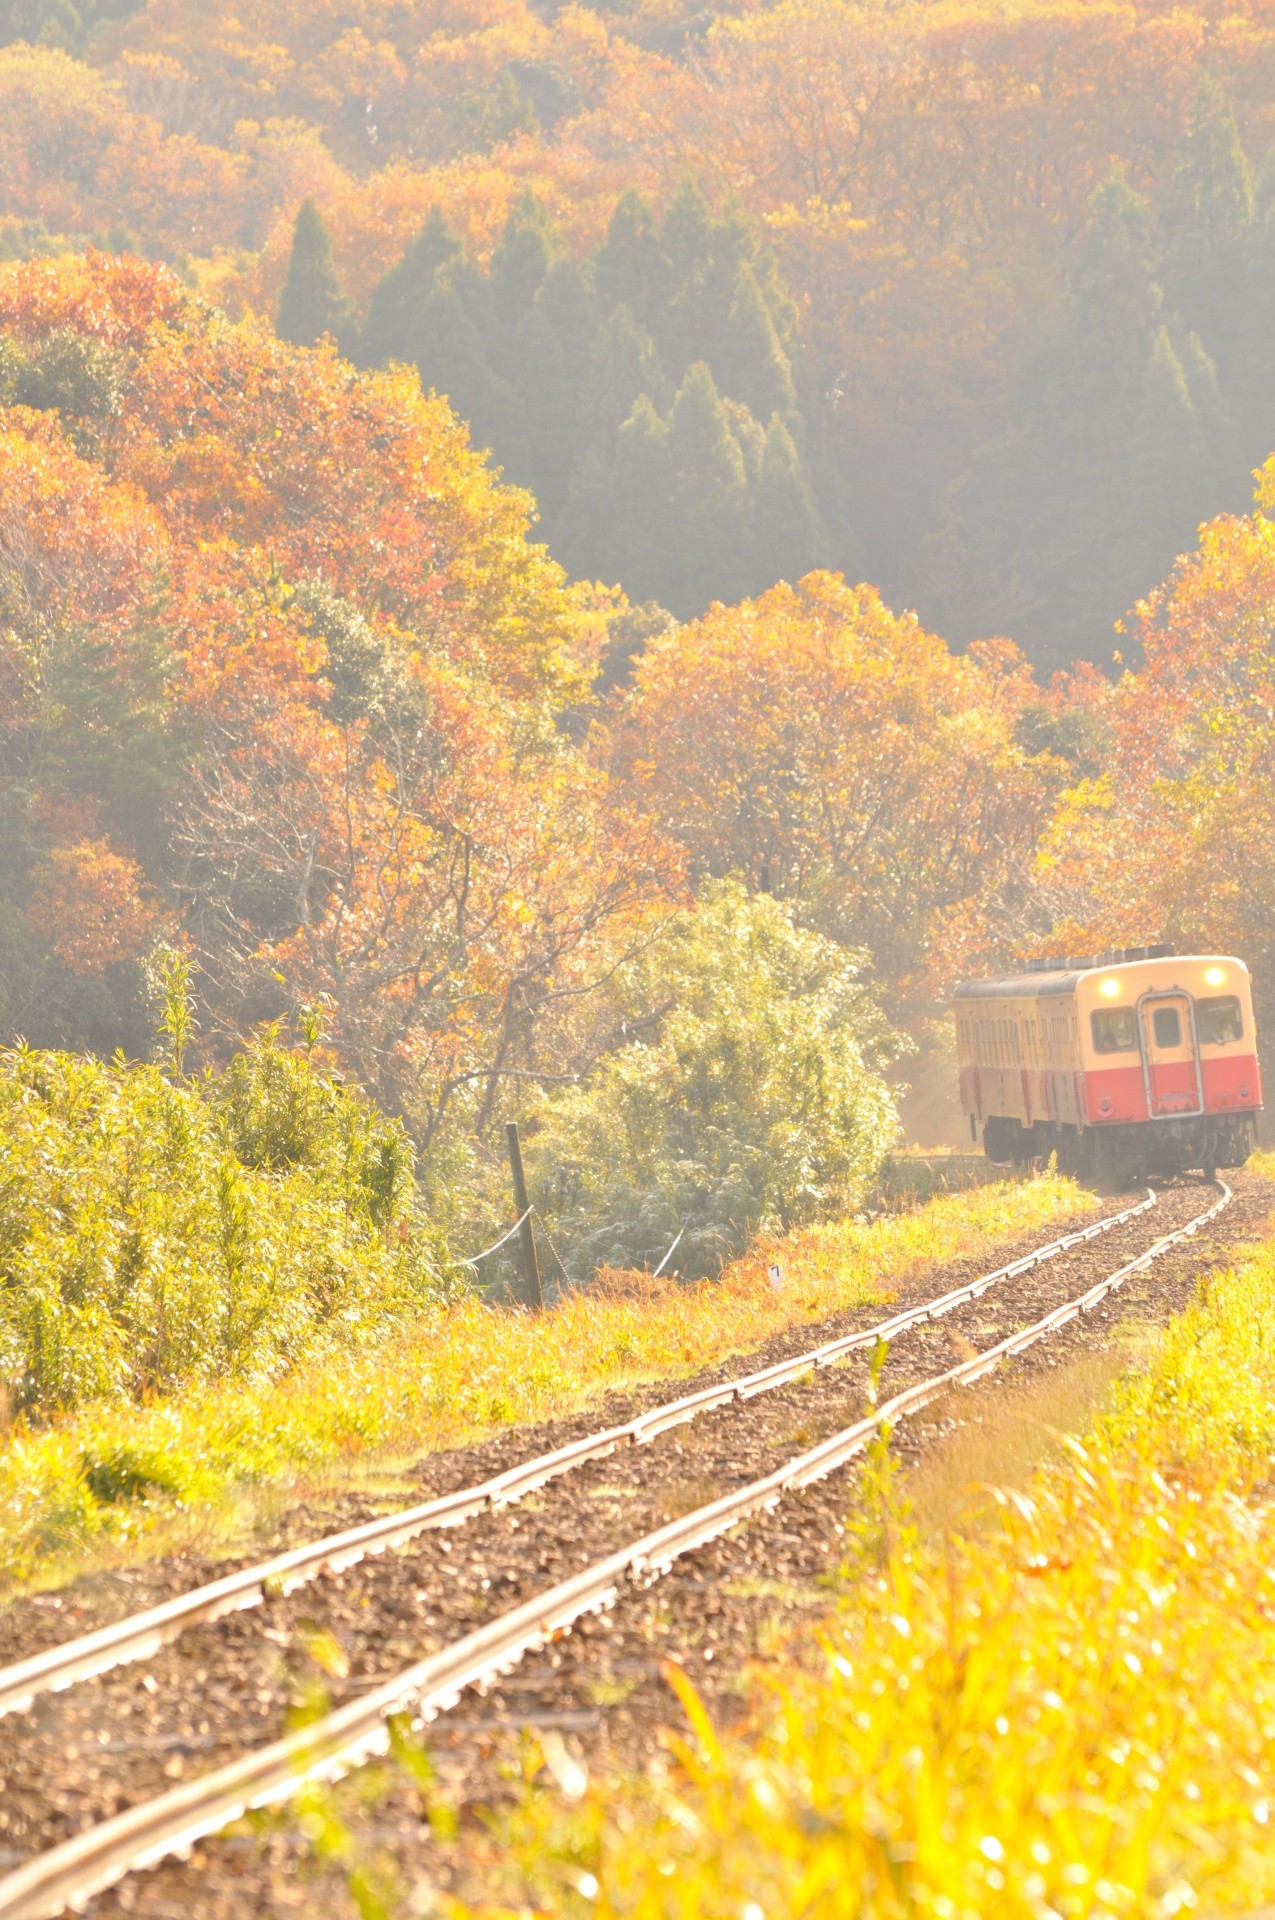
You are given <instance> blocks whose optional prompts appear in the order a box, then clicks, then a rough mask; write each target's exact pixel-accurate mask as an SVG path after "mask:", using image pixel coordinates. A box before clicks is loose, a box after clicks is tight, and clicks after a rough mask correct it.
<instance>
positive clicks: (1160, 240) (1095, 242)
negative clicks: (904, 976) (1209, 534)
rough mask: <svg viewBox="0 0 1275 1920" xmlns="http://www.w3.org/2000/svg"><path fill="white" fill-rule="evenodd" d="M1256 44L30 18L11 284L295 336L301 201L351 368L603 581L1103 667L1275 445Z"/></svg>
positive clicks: (929, 16) (1200, 29)
mask: <svg viewBox="0 0 1275 1920" xmlns="http://www.w3.org/2000/svg"><path fill="white" fill-rule="evenodd" d="M1273 55H1275V37H1273V36H1272V34H1271V32H1270V29H1269V26H1268V24H1267V23H1266V22H1265V20H1264V18H1263V17H1262V16H1261V15H1260V14H1259V13H1255V12H1254V11H1253V10H1252V9H1251V8H1249V7H1247V6H1244V5H1239V4H1235V5H1227V6H1224V7H1223V8H1222V9H1220V10H1218V9H1216V8H1210V9H1205V8H1203V7H1202V6H1200V7H1182V8H1175V9H1173V10H1172V11H1165V10H1164V9H1161V8H1159V7H1155V6H1150V5H1130V4H1123V0H1122V3H1121V4H1117V3H1116V0H1102V4H1099V5H1096V6H1090V5H1086V6H1083V7H1081V6H1078V5H1067V4H1063V5H1050V6H1043V5H1032V6H1030V7H1027V8H1024V9H1020V10H1019V11H1018V12H1016V13H1015V14H1014V15H1013V16H1012V17H1007V16H1006V15H1005V14H1004V12H1003V10H1002V9H999V8H993V7H991V6H990V5H988V4H986V3H985V0H944V4H941V5H938V6H934V5H924V6H922V5H920V4H908V5H904V6H901V7H896V8H890V9H887V10H882V9H879V8H875V7H865V6H860V5H853V4H846V3H844V0H826V3H825V0H818V3H817V4H812V3H811V0H789V3H788V4H785V5H781V6H778V7H773V8H769V9H765V10H752V9H748V8H744V7H731V6H728V7H723V8H719V9H716V10H713V11H707V10H701V9H693V8H690V7H689V6H687V5H684V4H680V3H679V0H640V4H635V5H626V6H607V5H598V6H596V7H593V8H586V7H582V6H569V7H562V8H557V9H544V10H537V9H534V8H532V7H530V6H529V5H527V4H526V3H525V0H482V4H477V3H476V0H475V4H472V5H471V4H468V0H466V3H465V4H461V5H455V4H449V5H447V6H446V7H443V6H439V5H436V4H432V3H431V0H412V4H410V5H400V4H390V0H348V4H344V5H342V6H341V7H340V8H335V9H316V8H307V7H301V6H298V5H296V4H294V0H265V4H263V5H260V6H257V7H255V8H254V9H252V11H251V13H250V14H243V12H242V10H227V9H225V8H221V7H214V8H212V9H211V10H210V9H207V8H204V9H196V8H195V7H193V6H192V5H191V4H190V0H146V3H145V4H136V3H134V0H79V4H72V0H11V4H9V5H7V6H5V7H4V8H3V9H0V182H3V185H2V187H0V195H2V198H0V251H4V252H8V253H10V254H15V255H21V254H25V253H27V252H30V251H32V250H37V251H38V250H40V249H47V250H51V251H57V250H59V249H61V248H62V247H64V246H67V245H69V246H72V247H82V246H83V245H84V244H85V242H86V240H87V239H89V238H92V239H95V240H96V241H97V242H98V243H100V244H103V245H107V246H110V247H112V248H115V249H121V250H127V249H130V248H132V249H137V250H140V251H141V252H142V253H143V254H145V255H147V256H149V257H151V258H152V259H167V260H169V261H172V262H174V263H176V264H177V265H178V266H179V267H180V269H181V271H182V272H183V273H184V274H185V275H186V276H187V277H188V278H189V279H190V280H192V281H193V282H194V283H195V284H196V285H198V286H199V287H200V288H201V289H202V290H203V291H204V292H206V293H207V294H208V295H209V296H210V297H211V298H213V299H214V301H215V302H216V303H217V304H219V305H222V306H223V307H225V308H226V309H227V310H228V311H230V312H232V313H242V312H244V311H247V310H249V309H251V310H253V311H256V312H268V313H270V314H272V315H274V314H276V313H279V314H281V318H282V319H283V321H284V323H285V326H286V327H287V326H288V311H287V306H286V304H285V307H284V308H283V309H282V310H281V309H280V306H279V302H280V300H281V298H282V297H283V295H284V291H285V285H286V283H287V282H288V279H289V265H290V261H291V260H292V255H293V251H294V245H295V244H296V242H297V239H298V229H297V218H298V211H299V209H300V208H302V207H303V206H304V205H305V203H306V202H307V200H308V201H310V202H312V205H313V209H314V215H315V217H316V218H317V220H318V222H319V223H321V225H322V227H323V228H324V229H326V232H327V233H328V234H329V235H330V239H331V249H332V252H331V273H332V286H331V289H330V292H331V295H332V301H331V307H330V311H329V314H328V317H329V318H330V319H331V320H332V321H333V322H334V331H335V332H336V334H337V337H338V338H339V339H340V340H341V342H342V345H343V347H346V348H348V350H350V351H351V352H358V353H359V354H363V353H364V352H366V353H367V354H368V355H370V357H371V358H372V359H374V360H376V361H380V360H381V359H382V358H383V357H384V356H386V355H390V356H393V357H396V358H399V359H402V360H405V361H406V362H407V363H408V364H412V365H416V366H419V367H420V368H421V369H422V372H423V376H424V378H425V379H426V381H427V383H430V384H434V383H437V384H438V386H439V389H440V391H441V392H443V393H445V394H447V395H448V397H449V398H450V400H451V401H452V402H453V404H454V405H455V407H456V410H457V411H459V412H460V413H461V415H462V417H464V418H466V419H469V420H472V422H473V423H474V427H475V433H476V438H477V443H478V444H479V445H480V446H483V447H487V446H490V447H491V449H492V451H493V457H494V458H495V460H496V461H497V462H498V463H500V464H502V465H503V466H504V467H505V469H506V471H507V473H508V474H509V476H510V477H511V478H514V479H516V480H517V481H518V482H520V483H525V484H529V485H531V486H532V487H533V488H534V490H535V491H536V494H537V498H538V499H539V501H540V504H541V509H542V513H543V520H542V531H543V532H544V534H545V535H546V537H547V538H548V540H549V543H550V546H551V549H552V551H553V553H554V555H555V558H557V559H559V560H560V561H561V562H562V563H563V564H564V565H565V566H566V567H567V569H568V570H569V571H570V572H571V573H572V574H573V575H575V576H576V577H583V578H601V579H603V580H605V581H607V582H608V584H615V583H619V584H620V585H622V586H623V587H624V589H625V591H626V592H627V594H628V595H629V597H630V598H631V599H633V600H635V601H639V602H641V601H646V600H648V599H654V600H656V601H657V602H659V603H660V604H662V605H664V606H666V607H668V608H670V609H672V610H673V611H674V612H675V613H676V614H677V615H678V616H679V617H683V618H684V617H690V616H693V615H696V614H699V613H702V612H704V611H706V609H707V606H708V604H709V603H710V601H711V600H712V599H713V598H714V597H720V598H722V599H725V600H727V601H732V600H736V599H738V598H740V597H741V596H744V595H748V594H752V593H754V592H756V591H760V590H764V589H765V588H766V587H768V586H770V585H772V584H773V583H774V581H775V580H777V579H780V578H792V577H793V576H794V574H796V573H799V572H800V571H801V569H802V567H803V566H804V565H807V564H816V563H817V564H826V565H831V566H833V567H845V568H848V569H849V570H850V572H851V573H852V574H853V575H854V576H855V577H865V578H868V579H871V580H872V581H873V582H874V583H875V584H876V585H877V586H878V587H879V588H880V589H881V591H882V592H883V593H884V594H885V596H886V598H887V599H888V600H889V601H890V602H891V603H893V604H897V605H903V606H913V607H916V608H918V609H919V611H920V612H921V615H922V617H923V619H924V620H925V622H926V624H927V625H929V626H930V627H931V628H933V629H935V630H937V631H941V632H943V633H944V634H946V635H947V636H948V638H949V639H950V640H951V641H953V642H954V643H956V644H966V643H967V642H968V641H969V640H970V639H972V638H974V637H976V636H979V635H989V634H996V633H1006V634H1009V635H1010V636H1011V637H1012V638H1013V639H1014V640H1015V641H1016V642H1017V643H1018V644H1019V645H1020V646H1022V647H1023V648H1024V649H1025V650H1026V652H1027V653H1028V656H1029V657H1030V658H1031V659H1032V660H1033V662H1034V663H1036V664H1037V665H1045V666H1052V665H1065V664H1066V663H1067V662H1068V661H1070V660H1071V659H1072V658H1073V657H1076V656H1080V657H1087V658H1093V659H1104V660H1105V659H1106V658H1108V656H1109V654H1110V651H1111V647H1112V644H1113V636H1112V623H1113V622H1114V621H1116V620H1118V619H1119V618H1121V617H1122V615H1123V614H1124V613H1125V612H1126V611H1127V609H1128V608H1129V606H1130V605H1131V604H1132V601H1133V600H1134V599H1136V597H1137V596H1138V595H1139V594H1140V593H1142V592H1143V591H1144V590H1145V588H1146V585H1147V583H1148V582H1149V581H1151V580H1154V579H1157V578H1161V577H1163V575H1164V574H1165V573H1166V571H1167V570H1168V568H1169V567H1170V566H1171V565H1172V562H1173V559H1174V557H1175V555H1176V554H1177V553H1178V552H1180V551H1181V550H1182V549H1183V548H1184V547H1185V546H1188V545H1189V544H1190V543H1191V541H1192V538H1193V532H1194V527H1195V525H1196V524H1197V522H1198V521H1199V520H1200V519H1203V518H1207V517H1208V516H1209V515H1211V514H1214V513H1216V512H1218V511H1221V510H1224V509H1232V510H1242V509H1243V507H1244V504H1245V502H1246V500H1247V498H1248V492H1249V479H1248V474H1249V470H1250V469H1251V468H1253V467H1255V466H1257V465H1259V464H1260V463H1261V462H1262V461H1263V460H1264V459H1265V457H1266V455H1267V454H1268V452H1269V451H1270V445H1271V443H1272V432H1273V431H1275V421H1273V420H1272V402H1271V400H1270V397H1269V393H1270V389H1269V382H1268V381H1267V380H1266V379H1265V377H1264V368H1263V355H1264V343H1265V341H1266V339H1267V338H1268V337H1269V335H1270V331H1271V324H1272V320H1273V319H1275V266H1273V261H1275V251H1273V241H1272V225H1271V211H1270V208H1271V198H1272V194H1271V173H1270V163H1271V156H1272V150H1273V146H1275V108H1273V107H1272V104H1271V103H1272V101H1275V72H1273ZM698 196H702V199H700V198H699V197H698ZM303 229H304V223H303ZM310 237H311V239H313V238H314V235H313V233H311V236H310ZM300 238H301V240H302V241H303V242H304V241H305V239H306V234H305V231H304V230H303V231H302V233H301V235H300ZM321 244H322V240H321V236H320V245H321ZM302 251H303V253H304V251H305V248H304V246H303V248H302ZM744 267H747V269H748V271H749V273H750V274H751V276H752V280H753V282H754V283H755V285H754V286H752V287H749V286H748V285H747V284H746V283H745V284H743V285H741V284H740V272H741V269H742V268H744ZM635 276H636V277H635ZM303 277H304V276H303ZM320 304H323V303H320ZM313 317H314V316H313V314H310V315H309V316H308V318H307V316H306V315H305V314H304V313H303V314H302V318H301V328H302V329H304V328H305V327H307V326H308V325H309V323H310V321H312V320H313ZM289 330H293V331H296V330H298V329H296V328H290V329H289ZM728 336H729V338H728ZM365 337H366V347H365V346H364V339H365ZM621 408H625V409H627V411H625V412H620V409H621ZM692 503H693V505H694V508H695V511H694V513H693V514H691V515H690V516H689V519H688V508H689V507H690V506H691V504H692Z"/></svg>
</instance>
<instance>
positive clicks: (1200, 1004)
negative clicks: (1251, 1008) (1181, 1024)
mask: <svg viewBox="0 0 1275 1920" xmlns="http://www.w3.org/2000/svg"><path fill="white" fill-rule="evenodd" d="M1195 1028H1196V1032H1197V1033H1198V1034H1199V1036H1200V1044H1201V1045H1202V1046H1205V1047H1225V1046H1229V1045H1230V1043H1231V1042H1232V1041H1233V1040H1242V1039H1243V1038H1244V1016H1243V1014H1242V1013H1241V1012H1240V1003H1239V1001H1238V999H1237V998H1236V996H1235V995H1234V994H1233V993H1220V994H1217V995H1215V996H1214V998H1213V999H1211V1000H1197V1001H1196V1003H1195Z"/></svg>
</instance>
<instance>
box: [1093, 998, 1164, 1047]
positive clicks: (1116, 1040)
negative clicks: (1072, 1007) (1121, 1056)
mask: <svg viewBox="0 0 1275 1920" xmlns="http://www.w3.org/2000/svg"><path fill="white" fill-rule="evenodd" d="M1172 1011H1173V1009H1172V1008H1171V1007H1168V1008H1166V1007H1162V1008H1161V1009H1160V1012H1161V1013H1166V1012H1168V1013H1172ZM1156 1017H1157V1019H1158V1018H1159V1015H1158V1014H1157V1016H1156ZM1089 1024H1090V1027H1091V1028H1092V1031H1093V1050H1094V1052H1095V1053H1131V1052H1132V1051H1133V1049H1134V1048H1135V1047H1136V1046H1137V1044H1138V1029H1137V1025H1136V1022H1135V1021H1134V1017H1133V1008H1132V1007H1099V1008H1098V1009H1097V1011H1096V1012H1094V1013H1091V1014H1090V1016H1089ZM1156 1044H1157V1045H1158V1046H1173V1045H1176V1042H1175V1041H1169V1040H1163V1041H1162V1040H1161V1039H1160V1034H1159V1029H1158V1028H1157V1029H1156Z"/></svg>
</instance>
